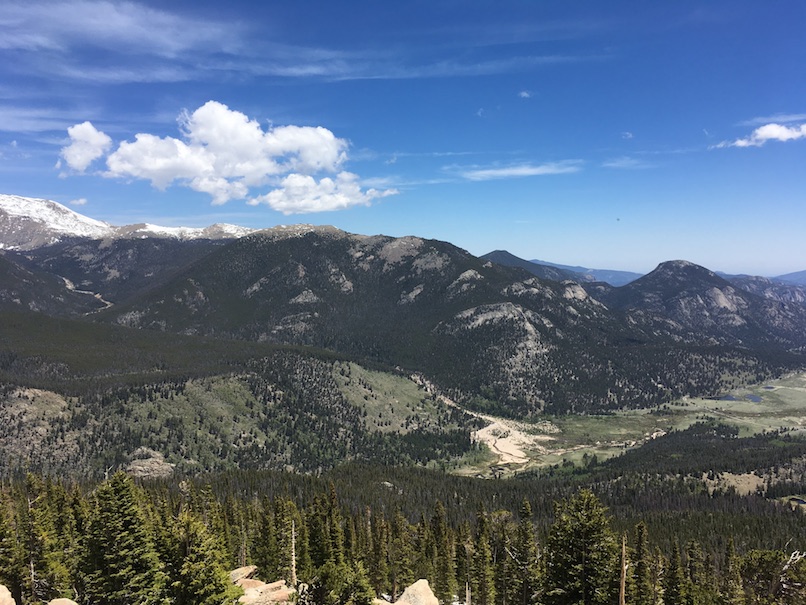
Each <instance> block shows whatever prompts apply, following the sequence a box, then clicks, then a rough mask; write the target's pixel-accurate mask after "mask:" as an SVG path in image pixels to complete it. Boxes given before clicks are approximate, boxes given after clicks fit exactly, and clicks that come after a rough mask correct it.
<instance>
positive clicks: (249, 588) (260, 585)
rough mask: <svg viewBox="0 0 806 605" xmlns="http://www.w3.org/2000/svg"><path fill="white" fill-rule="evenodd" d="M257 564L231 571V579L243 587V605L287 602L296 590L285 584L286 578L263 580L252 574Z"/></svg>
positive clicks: (241, 601)
mask: <svg viewBox="0 0 806 605" xmlns="http://www.w3.org/2000/svg"><path fill="white" fill-rule="evenodd" d="M256 571H257V566H255V565H248V566H246V567H239V568H238V569H234V570H232V571H231V572H229V577H230V580H232V583H233V584H236V585H238V586H240V587H241V588H243V596H242V597H240V598H239V599H238V602H239V603H242V604H243V605H268V604H270V603H286V602H288V601H289V600H290V599H291V595H293V594H294V593H295V592H296V591H295V590H294V589H293V588H288V587H287V586H286V585H285V580H278V581H277V582H271V583H267V582H263V581H262V580H256V579H254V578H253V577H252V576H253V575H254V574H255V572H256Z"/></svg>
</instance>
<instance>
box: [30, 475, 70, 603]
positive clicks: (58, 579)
mask: <svg viewBox="0 0 806 605" xmlns="http://www.w3.org/2000/svg"><path fill="white" fill-rule="evenodd" d="M52 493H53V490H52V486H51V485H49V483H46V482H43V481H42V479H41V478H40V477H38V476H36V475H33V474H28V476H27V477H26V479H25V497H26V500H25V506H24V510H23V515H22V520H23V522H22V537H23V540H22V542H23V548H24V552H25V567H26V571H27V573H26V574H25V577H24V580H23V593H24V594H25V595H26V597H27V598H28V599H29V600H31V601H34V602H36V601H50V600H51V599H55V598H58V597H62V596H64V597H66V596H70V594H71V591H70V584H71V582H70V572H69V570H68V568H67V565H66V562H65V560H64V555H65V550H66V548H65V545H64V544H62V542H61V541H60V539H59V534H58V532H57V530H56V511H55V505H52V504H51V502H50V500H49V496H50V495H51V494H52Z"/></svg>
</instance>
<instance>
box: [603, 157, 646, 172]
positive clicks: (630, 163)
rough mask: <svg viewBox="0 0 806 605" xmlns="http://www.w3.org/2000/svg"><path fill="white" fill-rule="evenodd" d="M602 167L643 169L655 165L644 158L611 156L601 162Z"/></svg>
mask: <svg viewBox="0 0 806 605" xmlns="http://www.w3.org/2000/svg"><path fill="white" fill-rule="evenodd" d="M602 167H603V168H616V169H619V170H643V169H645V168H654V167H655V165H654V164H652V163H651V162H647V161H646V160H641V159H638V158H633V157H629V156H622V157H619V158H613V159H610V160H606V161H604V162H602Z"/></svg>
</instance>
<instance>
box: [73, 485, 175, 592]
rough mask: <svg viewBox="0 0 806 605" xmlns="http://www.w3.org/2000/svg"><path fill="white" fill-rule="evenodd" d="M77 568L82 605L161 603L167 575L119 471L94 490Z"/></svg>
mask: <svg viewBox="0 0 806 605" xmlns="http://www.w3.org/2000/svg"><path fill="white" fill-rule="evenodd" d="M94 500H95V506H94V509H93V511H92V513H91V516H90V522H89V528H88V534H87V539H86V548H85V552H84V560H83V562H82V571H83V576H84V580H85V586H84V590H85V594H84V595H83V601H84V603H86V605H95V604H98V605H102V604H103V605H131V604H132V603H138V604H146V603H148V604H150V603H160V602H162V601H163V595H164V590H165V588H166V587H165V583H166V577H165V575H164V573H163V572H162V571H161V567H162V565H161V563H160V561H159V558H158V557H157V552H156V550H155V548H154V546H153V543H152V539H151V536H150V535H149V534H148V532H147V531H146V525H145V521H144V518H143V513H142V511H141V510H140V508H139V506H138V502H137V494H136V488H135V486H134V482H133V481H132V479H131V478H130V477H129V476H128V475H126V474H125V473H123V472H118V473H115V475H113V477H112V478H111V479H110V480H108V481H106V482H104V483H103V484H101V486H99V487H98V489H97V490H96V491H95V496H94Z"/></svg>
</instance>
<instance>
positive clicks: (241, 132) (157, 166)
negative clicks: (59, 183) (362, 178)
mask: <svg viewBox="0 0 806 605" xmlns="http://www.w3.org/2000/svg"><path fill="white" fill-rule="evenodd" d="M179 123H180V131H181V137H180V138H177V137H170V136H166V137H159V136H156V135H153V134H148V133H139V134H137V135H135V137H134V141H123V142H121V143H120V145H118V147H117V149H116V150H115V151H114V152H112V153H111V154H110V155H109V156H108V157H107V159H106V165H107V171H106V172H105V173H104V176H107V177H111V178H126V179H143V180H147V181H150V182H151V184H152V186H154V187H156V188H157V189H166V188H167V187H169V186H171V185H174V184H179V185H182V186H186V187H189V188H191V189H193V190H194V191H199V192H202V193H207V194H209V195H210V196H211V197H212V201H213V204H225V203H226V202H228V201H230V200H234V199H247V198H250V196H252V197H251V198H250V203H253V204H258V203H266V204H268V205H269V206H271V207H272V208H274V209H276V210H278V211H280V212H283V213H285V214H293V213H297V212H300V213H302V212H319V211H322V210H335V209H343V208H348V207H350V206H354V205H366V204H368V203H369V202H370V201H371V200H372V199H375V198H378V197H383V196H386V195H392V194H394V193H397V191H395V190H392V189H390V190H386V191H377V190H374V189H370V190H368V191H363V190H362V189H361V186H360V184H359V181H358V177H357V176H356V175H354V174H352V173H349V172H345V171H343V170H342V166H343V164H344V163H345V162H346V160H347V148H348V143H347V141H345V140H344V139H340V138H338V137H336V136H335V135H334V134H333V133H332V132H331V131H330V130H328V129H327V128H323V127H321V126H316V127H313V126H294V125H288V126H278V127H270V128H268V129H265V130H264V128H263V127H262V126H261V125H260V124H259V123H258V122H257V121H256V120H252V119H250V118H249V117H248V116H246V115H245V114H243V113H241V112H239V111H234V110H232V109H230V108H229V107H227V106H226V105H224V104H222V103H218V102H216V101H208V102H207V103H205V104H204V105H202V106H201V107H199V108H198V109H196V110H195V111H194V112H192V113H190V112H183V113H182V114H181V115H180V117H179ZM86 124H89V123H86ZM79 126H81V127H83V126H84V125H79ZM90 126H91V125H90ZM72 128H78V127H77V126H76V127H72ZM71 130H72V129H71ZM93 130H94V129H93ZM82 132H83V131H82ZM96 132H97V131H96ZM100 134H102V135H103V133H100ZM103 136H106V135H103ZM72 137H73V135H72V133H71V138H72ZM107 139H108V137H107ZM110 143H111V141H110ZM63 157H65V160H67V156H66V155H65V154H64V152H63ZM95 157H99V156H98V155H96V156H95ZM95 157H93V159H95ZM90 161H91V160H90ZM88 163H89V162H87V164H88ZM72 166H73V165H72V164H71V167H72ZM85 167H86V166H85ZM322 173H326V174H331V175H335V177H334V178H331V177H329V176H325V177H321V176H320V177H319V180H317V179H316V178H314V177H315V176H318V175H321V174H322ZM256 189H263V190H264V191H265V190H266V189H269V191H268V192H267V193H261V192H259V191H255V190H256Z"/></svg>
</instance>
